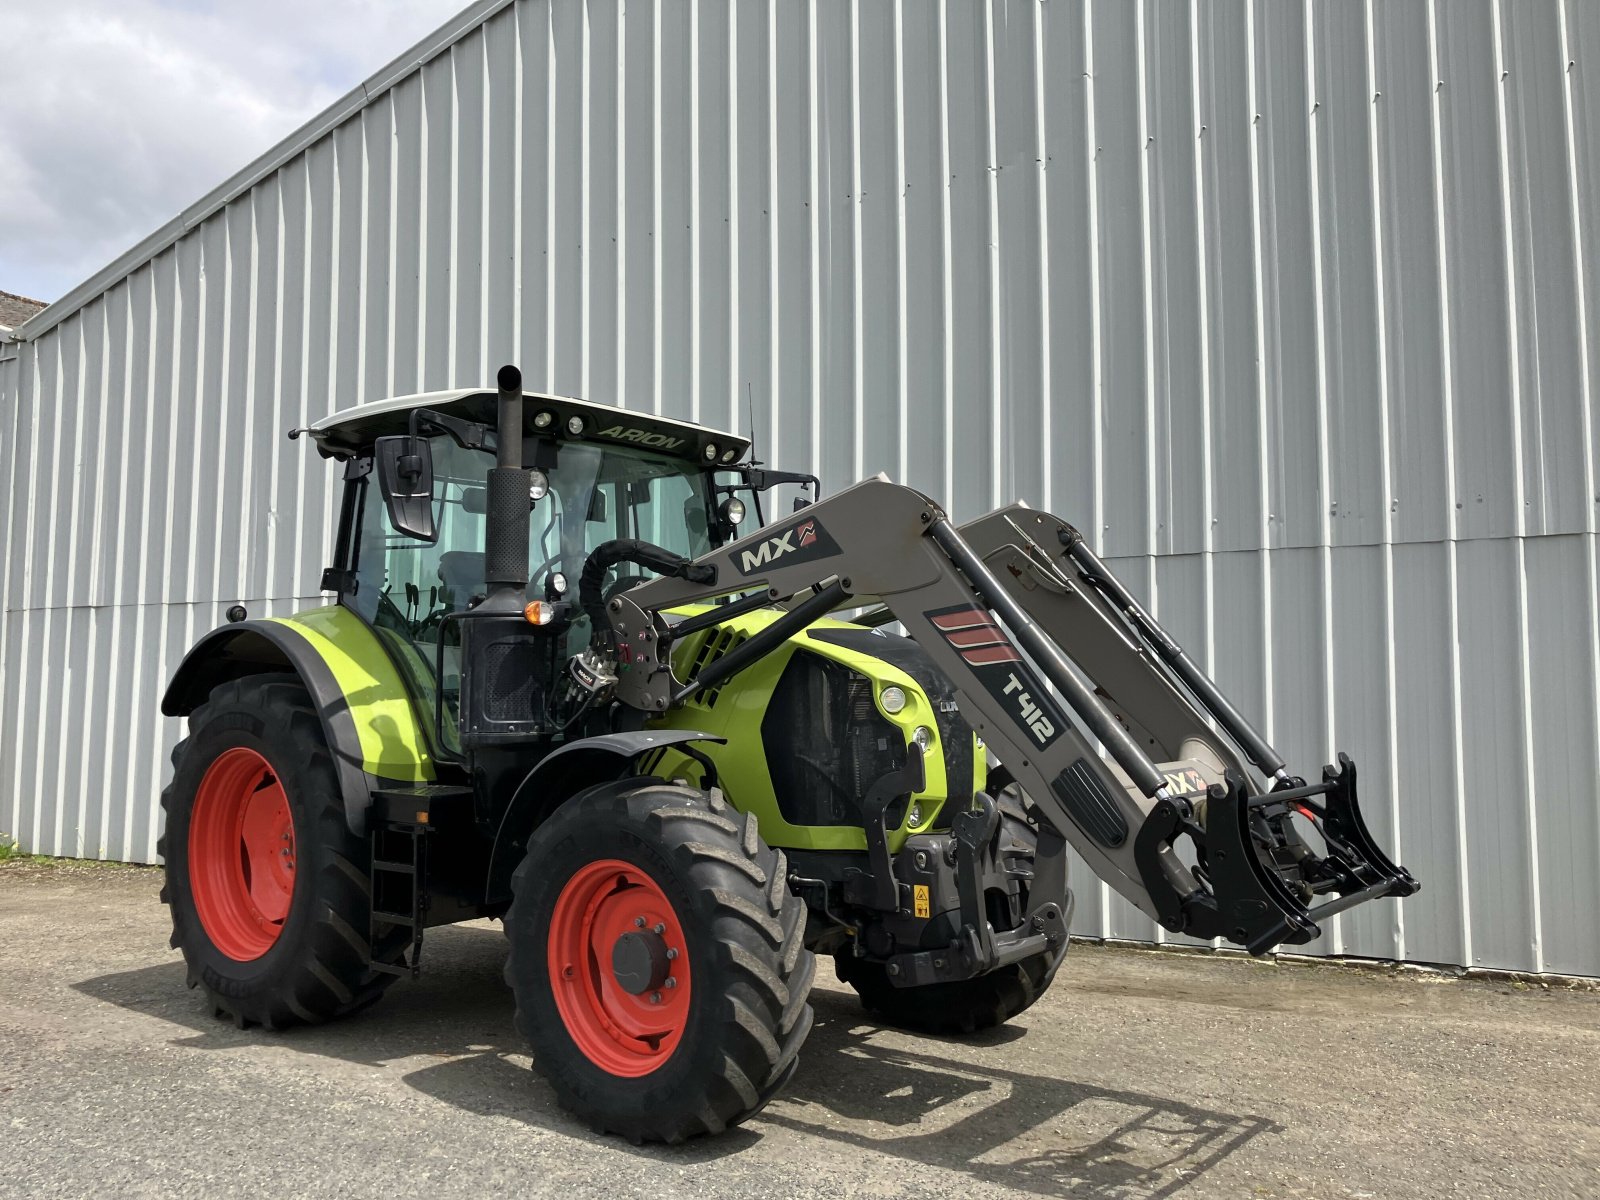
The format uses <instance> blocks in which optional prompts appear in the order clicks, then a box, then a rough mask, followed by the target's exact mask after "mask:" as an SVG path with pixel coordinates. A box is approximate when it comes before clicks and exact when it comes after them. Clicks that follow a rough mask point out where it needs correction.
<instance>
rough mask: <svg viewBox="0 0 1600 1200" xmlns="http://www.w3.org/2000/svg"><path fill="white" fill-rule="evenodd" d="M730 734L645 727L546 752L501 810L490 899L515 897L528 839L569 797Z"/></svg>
mask: <svg viewBox="0 0 1600 1200" xmlns="http://www.w3.org/2000/svg"><path fill="white" fill-rule="evenodd" d="M727 740H728V739H727V738H725V737H722V736H721V735H719V734H715V733H702V732H700V731H699V730H695V729H640V730H633V731H630V732H626V733H603V734H599V735H597V736H595V737H587V738H579V739H577V740H576V741H571V742H568V743H567V744H566V745H564V746H562V747H561V749H559V750H557V751H555V753H553V754H549V755H547V756H545V758H544V759H542V760H541V761H540V762H539V765H538V766H536V767H534V768H533V770H531V771H529V772H528V773H527V775H526V776H524V777H523V780H522V782H521V783H519V784H518V785H517V790H516V791H515V792H513V793H512V795H511V802H510V803H509V804H507V805H506V809H505V812H504V813H503V814H501V817H500V825H499V827H498V828H497V829H496V830H495V835H494V846H493V847H492V849H491V850H490V852H489V876H488V879H487V881H486V893H485V898H486V900H487V901H488V902H489V903H491V904H493V903H496V902H498V901H500V900H505V899H508V898H509V897H510V885H511V872H512V871H514V870H515V869H516V866H517V864H518V863H519V862H521V861H522V856H523V855H524V854H525V853H526V852H527V848H528V839H529V838H530V837H531V836H532V835H533V831H534V830H535V829H537V828H538V827H539V826H540V825H541V824H542V823H543V822H544V820H545V818H546V817H548V816H549V815H550V814H551V813H553V812H555V810H556V809H557V808H559V807H560V806H561V804H562V803H563V802H564V801H566V800H568V799H570V798H571V797H572V796H574V795H575V794H577V793H578V792H580V791H582V790H583V789H584V788H586V787H590V786H592V785H594V784H597V783H606V782H608V781H609V780H612V779H618V778H620V777H621V776H623V775H624V774H627V773H628V771H629V769H630V768H631V767H632V766H633V764H634V763H636V762H637V761H638V760H639V759H640V758H642V757H644V756H645V755H646V754H651V753H654V752H655V751H657V750H662V749H665V748H666V747H669V746H681V745H683V744H684V743H686V742H718V743H722V742H726V741H727Z"/></svg>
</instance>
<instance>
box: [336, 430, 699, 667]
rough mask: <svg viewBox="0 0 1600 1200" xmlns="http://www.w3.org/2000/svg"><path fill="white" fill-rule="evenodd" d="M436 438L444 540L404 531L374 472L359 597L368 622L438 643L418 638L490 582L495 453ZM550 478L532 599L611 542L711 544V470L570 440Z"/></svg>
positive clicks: (533, 549)
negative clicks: (489, 509) (489, 479)
mask: <svg viewBox="0 0 1600 1200" xmlns="http://www.w3.org/2000/svg"><path fill="white" fill-rule="evenodd" d="M430 441H431V442H432V448H433V472H434V522H435V526H436V528H437V529H438V531H439V538H438V540H437V541H436V542H435V543H433V544H432V545H429V544H427V543H424V542H419V541H417V540H415V539H413V538H409V537H406V536H404V535H402V534H399V533H396V532H395V531H394V529H393V528H392V527H391V526H390V525H389V522H388V519H387V517H386V515H385V512H384V505H383V498H382V495H381V493H380V490H379V488H378V486H377V483H376V481H375V480H373V479H370V478H369V479H368V480H367V481H366V482H367V487H366V494H365V496H364V498H363V503H362V514H361V529H360V537H359V541H358V547H359V548H358V551H357V559H356V580H357V586H356V589H355V594H354V595H353V596H352V597H350V600H351V601H352V602H353V607H354V608H355V609H356V610H357V611H358V612H360V613H361V614H362V615H364V616H365V617H367V619H368V620H369V621H372V622H373V623H375V624H379V625H385V626H388V627H390V628H396V627H398V628H401V629H404V630H405V632H407V633H409V634H410V635H412V639H413V640H431V639H425V638H424V637H422V636H419V635H425V634H426V633H427V632H428V630H429V629H430V628H431V627H432V626H435V625H437V623H438V622H439V620H440V619H442V618H443V617H444V616H445V615H446V614H447V613H450V612H459V611H462V610H464V609H465V608H467V606H468V605H469V604H470V603H471V601H472V599H473V598H474V597H476V596H479V595H481V594H482V593H483V590H484V558H483V533H484V521H485V515H484V510H485V508H486V504H485V501H486V498H487V491H486V487H485V480H486V476H487V472H488V470H489V468H490V467H491V466H493V465H494V460H493V457H492V456H491V455H489V454H487V453H485V452H483V451H478V450H464V449H462V448H461V447H460V446H458V445H456V444H455V442H454V441H452V440H451V439H450V438H448V437H444V436H439V437H434V438H432V439H430ZM547 474H548V476H549V479H550V491H549V494H548V495H546V496H545V497H544V498H543V499H542V500H540V501H539V502H538V503H537V504H535V505H534V506H533V512H532V519H531V521H530V522H529V541H530V545H529V554H528V562H529V579H528V597H529V599H541V598H543V597H544V595H545V589H546V585H547V584H548V583H549V581H550V577H551V576H552V575H553V574H554V573H556V572H560V573H562V574H563V575H565V576H566V578H567V581H568V586H569V588H571V589H576V587H577V582H578V573H579V572H580V571H581V570H582V569H583V564H584V560H585V559H586V558H587V557H588V555H589V552H590V551H592V550H593V549H594V548H595V547H596V546H598V545H599V544H600V543H601V542H605V541H609V540H611V539H612V538H639V539H641V540H643V541H647V542H653V543H654V544H656V545H658V546H663V547H665V548H666V549H668V550H672V551H674V552H675V553H678V554H682V555H684V556H686V557H689V558H695V557H698V556H699V555H702V554H704V553H706V552H707V551H708V550H710V549H711V548H712V540H711V529H712V522H711V520H710V513H711V509H710V493H709V490H708V485H707V478H706V476H705V475H704V474H703V473H702V472H701V471H699V470H697V469H695V468H694V466H693V465H692V464H688V463H679V462H675V461H671V460H664V459H661V458H657V457H654V456H652V455H650V454H649V453H648V452H645V451H638V450H633V449H629V448H625V447H610V446H606V447H602V446H595V445H589V444H587V443H573V442H568V443H565V444H563V445H562V446H561V449H560V455H559V458H558V465H557V466H556V468H555V469H554V470H551V471H549V472H548V473H547ZM622 570H623V571H624V572H637V571H638V570H639V568H637V567H631V566H624V567H623V568H622ZM610 586H614V583H611V584H610ZM573 598H574V599H575V598H576V597H575V596H574V597H573Z"/></svg>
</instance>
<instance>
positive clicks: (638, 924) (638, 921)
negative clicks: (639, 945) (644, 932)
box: [633, 917, 644, 929]
mask: <svg viewBox="0 0 1600 1200" xmlns="http://www.w3.org/2000/svg"><path fill="white" fill-rule="evenodd" d="M633 925H634V928H635V929H643V928H644V918H643V917H635V918H634V919H633Z"/></svg>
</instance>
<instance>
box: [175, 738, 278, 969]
mask: <svg viewBox="0 0 1600 1200" xmlns="http://www.w3.org/2000/svg"><path fill="white" fill-rule="evenodd" d="M294 872H295V847H294V820H293V818H292V817H291V816H290V814H289V798H288V797H287V796H285V795H284V793H283V784H282V783H280V782H279V781H278V773H277V772H276V771H274V770H273V769H272V765H271V764H270V763H268V762H267V760H266V759H265V758H263V757H262V756H261V755H259V754H257V753H256V752H255V751H254V750H251V749H248V748H246V747H244V746H235V747H233V748H232V749H231V750H224V751H223V752H222V753H221V754H220V755H218V756H217V758H216V760H215V761H214V762H213V763H212V764H211V765H210V766H209V767H207V768H206V773H205V776H204V778H202V779H201V780H200V788H199V790H198V791H197V792H196V793H195V797H194V812H193V813H192V814H191V816H190V818H189V886H190V889H191V891H192V892H193V893H194V904H195V908H196V909H197V910H199V913H200V924H201V925H202V926H204V928H205V931H206V936H207V937H209V938H210V939H211V944H212V945H214V946H215V947H216V948H217V949H218V950H220V951H222V953H223V954H226V955H227V956H228V957H229V958H231V959H234V960H235V961H237V962H250V961H251V960H253V959H257V958H260V957H261V956H262V955H263V954H265V953H266V952H267V951H268V950H270V949H272V945H273V943H274V942H276V941H277V940H278V935H279V934H281V933H282V932H283V922H284V919H285V918H286V917H287V916H288V915H289V902H290V900H292V899H293V898H294Z"/></svg>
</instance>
